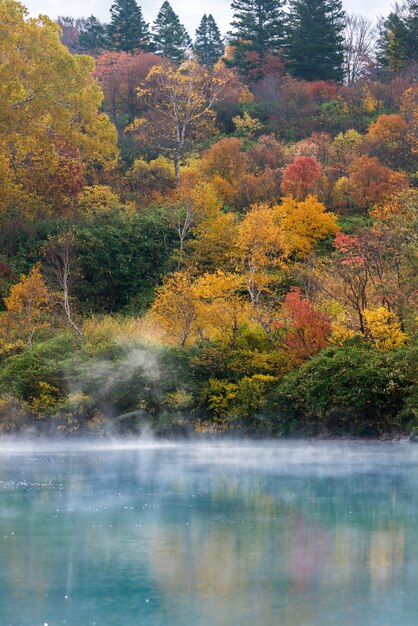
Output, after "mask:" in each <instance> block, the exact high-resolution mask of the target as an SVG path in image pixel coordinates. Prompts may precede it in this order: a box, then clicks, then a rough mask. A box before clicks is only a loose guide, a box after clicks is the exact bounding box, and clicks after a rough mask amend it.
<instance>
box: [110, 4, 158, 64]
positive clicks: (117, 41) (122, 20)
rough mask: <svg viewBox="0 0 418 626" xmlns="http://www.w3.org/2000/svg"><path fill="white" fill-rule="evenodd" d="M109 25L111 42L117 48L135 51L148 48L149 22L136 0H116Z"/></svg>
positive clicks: (112, 7)
mask: <svg viewBox="0 0 418 626" xmlns="http://www.w3.org/2000/svg"><path fill="white" fill-rule="evenodd" d="M110 14H111V21H110V24H109V27H108V36H109V42H110V45H111V46H112V48H114V49H115V50H121V51H122V52H134V51H135V50H146V49H147V48H148V41H149V31H148V24H146V23H145V21H144V18H143V17H142V10H141V7H139V6H138V5H137V3H136V0H114V2H113V4H112V6H111V8H110Z"/></svg>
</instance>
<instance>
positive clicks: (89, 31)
mask: <svg viewBox="0 0 418 626" xmlns="http://www.w3.org/2000/svg"><path fill="white" fill-rule="evenodd" d="M78 45H79V47H80V49H81V50H87V51H88V52H92V53H95V54H97V53H98V52H100V51H101V50H103V49H104V48H105V47H106V45H107V29H106V26H105V25H104V24H102V23H101V22H99V20H98V19H97V17H94V15H90V17H88V18H87V19H86V20H85V22H84V24H83V28H82V29H81V31H80V35H79V37H78Z"/></svg>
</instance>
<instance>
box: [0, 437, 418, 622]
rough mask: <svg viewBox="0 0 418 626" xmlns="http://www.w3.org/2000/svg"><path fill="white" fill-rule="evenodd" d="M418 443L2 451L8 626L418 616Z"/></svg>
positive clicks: (28, 446)
mask: <svg viewBox="0 0 418 626" xmlns="http://www.w3.org/2000/svg"><path fill="white" fill-rule="evenodd" d="M417 461H418V448H416V447H414V445H413V444H410V443H408V442H398V443H349V442H342V443H332V442H329V443H328V442H303V441H300V442H257V443H251V442H248V441H245V442H244V441H238V442H235V443H232V442H224V443H221V442H216V443H214V442H201V443H181V442H178V443H169V442H156V441H153V440H149V441H138V440H125V441H123V442H120V441H117V440H115V441H114V442H101V443H98V444H96V443H91V442H82V441H77V442H72V443H69V444H65V445H64V444H62V443H60V444H58V443H51V442H50V443H47V442H42V441H37V442H35V443H31V442H29V441H28V442H26V443H25V442H19V441H16V440H9V441H7V440H5V441H3V442H2V444H1V446H0V622H1V624H2V625H4V626H38V624H39V625H40V626H44V625H45V624H48V626H56V625H58V624H68V625H69V626H81V625H83V626H94V625H97V626H117V625H120V624H123V625H124V626H134V625H136V624H147V626H148V625H149V626H159V625H161V626H162V625H164V626H195V625H199V626H212V625H214V624H216V625H225V626H229V625H231V624H234V623H239V624H242V625H245V626H247V625H248V626H249V625H252V624H259V625H261V626H271V625H272V624H280V625H281V626H302V625H305V624H309V626H331V625H332V626H334V625H335V624H337V623H338V624H341V625H344V626H345V625H347V626H348V625H349V624H356V626H363V625H364V626H366V625H367V626H375V625H376V626H378V625H379V626H380V625H381V624H387V625H393V626H395V625H396V626H399V625H401V624H402V626H412V625H415V624H416V616H417V614H418V598H417V595H416V589H417V585H418V549H417V547H416V536H417V526H418V522H417V519H418V499H417V496H416V493H417V487H418V469H417V468H418V465H417Z"/></svg>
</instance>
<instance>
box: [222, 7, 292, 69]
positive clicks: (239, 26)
mask: <svg viewBox="0 0 418 626" xmlns="http://www.w3.org/2000/svg"><path fill="white" fill-rule="evenodd" d="M284 3H285V0H233V2H232V4H231V8H232V10H233V11H234V13H233V18H232V22H231V26H232V29H231V31H230V32H229V33H228V34H229V43H230V45H231V46H233V48H234V58H233V61H232V65H236V66H238V67H239V68H240V69H241V71H242V72H244V73H246V71H247V70H248V65H249V63H250V64H252V65H254V61H255V62H256V63H257V59H258V62H259V63H262V61H263V59H264V58H265V56H266V54H267V53H273V54H274V53H277V52H278V51H279V50H280V49H281V48H282V47H283V43H284V24H285V14H284V11H283V5H284ZM256 58H257V59H256Z"/></svg>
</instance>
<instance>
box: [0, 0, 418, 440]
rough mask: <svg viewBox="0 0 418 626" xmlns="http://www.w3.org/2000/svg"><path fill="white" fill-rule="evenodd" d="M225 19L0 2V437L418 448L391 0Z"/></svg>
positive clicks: (413, 98)
mask: <svg viewBox="0 0 418 626" xmlns="http://www.w3.org/2000/svg"><path fill="white" fill-rule="evenodd" d="M232 8H233V14H234V17H233V21H232V25H231V32H230V35H229V40H228V41H227V42H224V41H223V39H222V37H221V34H220V31H219V29H218V27H217V25H216V22H215V20H214V18H213V16H212V15H205V16H204V17H203V18H202V20H201V23H200V25H199V28H198V29H197V31H196V39H195V41H194V42H193V43H192V42H191V40H190V38H189V35H188V34H187V31H186V29H185V28H184V26H183V25H182V24H181V21H180V18H179V17H178V16H177V15H176V14H175V13H174V11H173V9H172V7H171V6H170V4H169V3H168V2H164V4H163V6H162V7H161V9H160V11H159V13H158V16H157V18H156V20H155V22H154V24H153V26H152V27H151V28H150V29H149V28H148V25H147V24H146V23H145V22H144V20H143V17H142V12H141V9H140V7H139V6H138V5H137V3H136V2H135V0H115V2H114V3H113V5H112V9H111V21H110V24H109V25H106V24H101V23H100V22H99V21H98V20H97V19H96V18H95V17H94V16H91V17H90V18H88V19H86V20H75V19H73V18H69V17H67V18H65V17H61V18H59V20H58V22H59V26H58V25H57V24H55V23H53V22H52V21H51V20H49V19H48V18H46V17H40V18H30V17H29V16H28V14H27V12H26V10H25V9H24V7H23V6H22V5H20V4H19V3H17V2H15V1H14V0H0V58H1V59H2V64H1V68H0V77H1V81H0V431H1V432H6V431H13V430H16V429H19V428H26V427H27V426H30V427H34V426H35V427H36V428H38V429H42V430H44V431H48V432H49V431H51V432H53V433H57V432H58V433H60V432H61V433H67V432H73V431H76V432H85V431H89V430H90V431H91V430H93V431H94V432H99V431H100V432H102V431H103V429H106V428H108V429H119V430H120V429H128V430H129V429H132V428H141V427H143V426H145V425H146V424H148V425H151V426H152V428H154V430H155V431H156V432H158V433H161V434H170V433H182V434H184V433H187V432H189V431H190V432H192V431H193V432H196V431H198V432H223V431H231V430H233V431H240V432H246V433H251V434H255V435H266V434H276V435H284V434H286V435H290V434H302V433H305V434H306V433H308V434H312V435H330V434H335V435H347V436H353V435H356V436H357V435H358V436H381V435H395V434H401V433H406V432H408V431H409V430H411V429H414V428H417V427H418V407H417V387H416V378H417V376H416V361H417V360H416V356H417V355H416V347H415V343H416V336H417V328H416V323H417V319H418V317H417V309H416V293H417V275H418V272H417V270H418V256H417V235H416V233H417V226H418V189H417V184H418V171H417V170H418V164H417V154H418V89H417V85H416V81H415V79H414V76H415V75H416V69H417V68H416V49H417V45H416V43H417V42H416V11H417V7H416V3H414V2H412V1H410V0H408V1H406V2H405V3H403V4H402V5H399V6H398V5H397V6H396V7H395V9H394V10H393V12H392V13H391V14H390V15H389V16H388V17H387V18H386V19H385V20H382V21H381V23H380V25H379V29H378V32H377V34H376V36H375V35H374V32H373V28H371V25H370V24H369V23H368V22H367V20H365V18H360V17H353V16H346V15H345V13H344V12H343V11H342V8H341V2H340V1H339V0H321V1H319V0H318V1H316V0H315V1H313V0H292V1H291V2H290V3H288V5H285V4H284V3H282V2H271V1H270V0H258V1H257V2H247V1H246V0H236V1H234V2H233V5H232ZM226 43H227V44H228V45H226V46H225V44H226ZM46 77H47V79H46Z"/></svg>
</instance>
